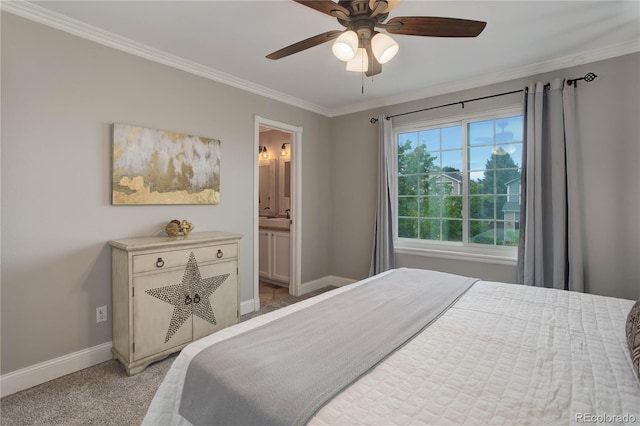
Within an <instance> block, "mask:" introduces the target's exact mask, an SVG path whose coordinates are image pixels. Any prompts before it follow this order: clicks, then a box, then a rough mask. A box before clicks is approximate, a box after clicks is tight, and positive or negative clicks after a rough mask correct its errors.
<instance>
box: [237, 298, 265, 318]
mask: <svg viewBox="0 0 640 426" xmlns="http://www.w3.org/2000/svg"><path fill="white" fill-rule="evenodd" d="M257 306H258V309H260V301H259V300H258V303H257ZM256 310H257V309H256V302H255V300H254V299H249V300H245V301H242V302H240V315H245V314H250V313H251V312H254V311H256Z"/></svg>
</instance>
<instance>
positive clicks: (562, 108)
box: [518, 79, 584, 291]
mask: <svg viewBox="0 0 640 426" xmlns="http://www.w3.org/2000/svg"><path fill="white" fill-rule="evenodd" d="M574 96H575V89H574V86H572V85H568V84H567V83H566V81H565V80H563V79H555V80H553V81H552V82H550V83H549V84H548V85H544V84H542V83H536V84H531V85H529V87H528V88H527V90H525V96H524V111H523V116H524V144H523V164H522V181H521V182H522V201H521V209H520V245H519V250H518V278H519V279H520V282H522V283H523V284H527V285H533V286H539V287H552V288H558V289H564V290H573V291H584V275H583V274H584V267H583V259H582V239H581V233H580V230H581V209H580V199H579V192H578V170H577V159H578V158H577V146H576V144H577V140H576V132H575V102H574Z"/></svg>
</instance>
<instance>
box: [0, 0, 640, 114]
mask: <svg viewBox="0 0 640 426" xmlns="http://www.w3.org/2000/svg"><path fill="white" fill-rule="evenodd" d="M0 9H1V10H3V11H6V12H9V13H12V14H14V15H17V16H20V17H23V18H26V19H29V20H32V21H35V22H38V23H40V24H43V25H47V26H49V27H52V28H56V29H58V30H61V31H64V32H66V33H69V34H72V35H75V36H78V37H81V38H84V39H87V40H91V41H93V42H96V43H99V44H102V45H104V46H108V47H111V48H114V49H117V50H120V51H123V52H127V53H130V54H132V55H136V56H139V57H141V58H145V59H148V60H150V61H154V62H157V63H160V64H163V65H167V66H170V67H173V68H176V69H179V70H182V71H185V72H188V73H191V74H194V75H197V76H200V77H204V78H207V79H209V80H213V81H217V82H219V83H223V84H226V85H229V86H232V87H236V88H238V89H241V90H245V91H247V92H251V93H254V94H257V95H260V96H264V97H266V98H269V99H273V100H276V101H280V102H283V103H286V104H289V105H292V106H295V107H298V108H302V109H304V110H307V111H311V112H315V113H318V114H321V115H324V116H326V117H330V118H331V117H338V116H341V115H347V114H352V113H356V112H362V111H367V110H371V109H377V108H383V107H387V106H390V105H397V104H401V103H405V102H412V101H416V100H420V99H425V98H429V97H433V96H439V95H444V94H448V93H454V92H458V91H462V90H468V89H473V88H477V87H482V86H488V85H492V84H497V83H502V82H505V81H509V80H515V79H519V78H523V77H529V76H532V75H536V74H542V73H545V72H550V71H556V70H559V69H563V68H569V67H573V66H577V65H583V64H587V63H591V62H596V61H601V60H605V59H609V58H613V57H616V56H622V55H626V54H629V53H635V52H638V51H640V42H638V40H631V41H628V42H625V43H620V44H616V45H612V46H606V47H602V48H598V49H593V50H589V51H583V52H578V53H575V54H572V55H568V56H565V57H562V58H557V59H554V60H551V61H546V62H540V63H537V64H532V65H527V66H524V67H518V68H513V69H511V70H505V71H501V72H491V73H488V74H486V75H484V76H479V77H476V78H471V79H466V80H462V81H458V82H455V83H451V84H449V83H448V84H441V85H436V86H431V87H429V88H426V89H424V90H419V91H411V92H409V93H401V94H398V95H394V96H388V97H382V98H379V99H375V100H372V101H367V102H362V103H358V104H353V105H348V106H345V107H338V108H326V107H323V106H320V105H316V104H314V103H311V102H307V101H305V100H302V99H299V98H296V97H293V96H290V95H287V94H285V93H282V92H278V91H276V90H272V89H270V88H268V87H265V86H261V85H258V84H255V83H252V82H250V81H248V80H243V79H241V78H238V77H235V76H233V75H231V74H227V73H224V72H221V71H218V70H215V69H213V68H210V67H206V66H204V65H201V64H199V63H197V62H193V61H189V60H187V59H184V58H181V57H179V56H177V55H172V54H170V53H167V52H164V51H162V50H159V49H155V48H153V47H151V46H147V45H145V44H143V43H138V42H136V41H133V40H131V39H128V38H126V37H122V36H119V35H117V34H114V33H111V32H109V31H105V30H103V29H101V28H98V27H95V26H93V25H89V24H86V23H84V22H82V21H79V20H76V19H73V18H69V17H67V16H64V15H62V14H59V13H57V12H53V11H51V10H49V9H46V8H43V7H41V6H37V5H35V4H32V3H29V2H27V1H24V0H19V1H1V0H0Z"/></svg>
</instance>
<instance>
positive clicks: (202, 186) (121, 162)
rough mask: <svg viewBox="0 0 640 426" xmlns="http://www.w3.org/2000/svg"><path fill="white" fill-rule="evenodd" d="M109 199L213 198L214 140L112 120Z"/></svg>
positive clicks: (216, 185) (216, 176) (216, 184)
mask: <svg viewBox="0 0 640 426" xmlns="http://www.w3.org/2000/svg"><path fill="white" fill-rule="evenodd" d="M112 202H113V204H116V205H123V204H218V203H219V202H220V141H219V140H217V139H210V138H204V137H200V136H191V135H186V134H182V133H175V132H170V131H166V130H156V129H149V128H145V127H137V126H131V125H128V124H114V125H113V199H112Z"/></svg>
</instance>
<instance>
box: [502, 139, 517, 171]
mask: <svg viewBox="0 0 640 426" xmlns="http://www.w3.org/2000/svg"><path fill="white" fill-rule="evenodd" d="M497 148H498V149H502V150H503V151H505V152H506V153H507V154H508V155H509V157H510V158H511V161H513V163H514V164H515V167H521V166H522V142H518V143H509V144H505V145H497Z"/></svg>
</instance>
